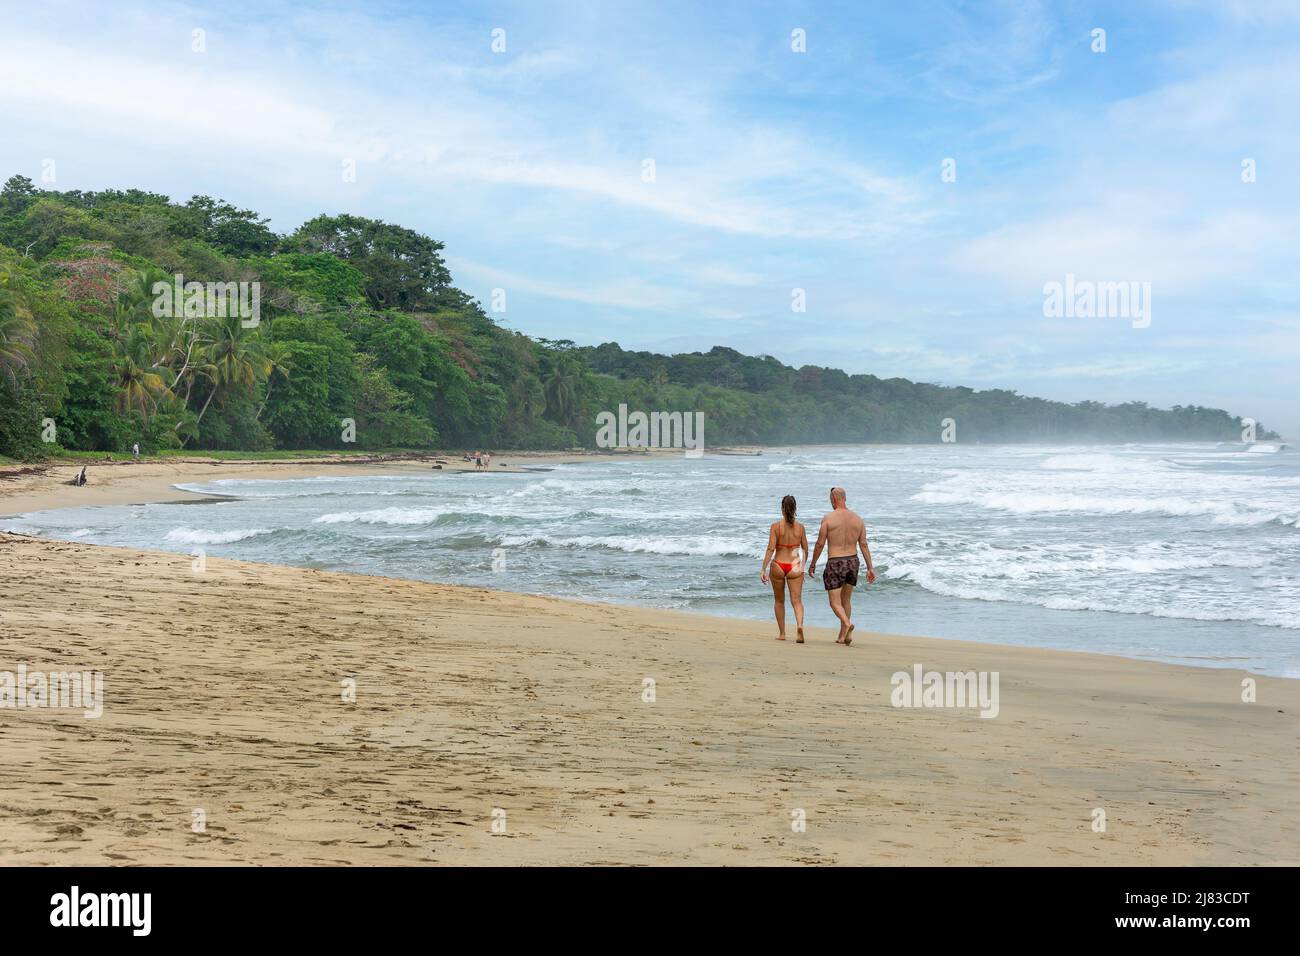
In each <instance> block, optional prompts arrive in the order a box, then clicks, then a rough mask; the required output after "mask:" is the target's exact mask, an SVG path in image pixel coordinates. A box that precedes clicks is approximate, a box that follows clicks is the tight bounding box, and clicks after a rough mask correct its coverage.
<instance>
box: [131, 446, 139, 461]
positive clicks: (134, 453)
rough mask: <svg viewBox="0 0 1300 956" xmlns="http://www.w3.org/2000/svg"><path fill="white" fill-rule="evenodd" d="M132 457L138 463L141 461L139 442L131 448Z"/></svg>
mask: <svg viewBox="0 0 1300 956" xmlns="http://www.w3.org/2000/svg"><path fill="white" fill-rule="evenodd" d="M131 457H132V458H134V459H135V460H136V461H139V460H140V443H139V442H136V443H135V444H134V445H132V446H131Z"/></svg>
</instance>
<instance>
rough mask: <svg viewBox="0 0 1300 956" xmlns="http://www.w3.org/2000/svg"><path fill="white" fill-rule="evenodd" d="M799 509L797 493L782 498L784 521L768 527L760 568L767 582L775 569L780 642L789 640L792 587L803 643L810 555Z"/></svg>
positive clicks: (795, 613)
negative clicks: (806, 563) (787, 593)
mask: <svg viewBox="0 0 1300 956" xmlns="http://www.w3.org/2000/svg"><path fill="white" fill-rule="evenodd" d="M795 510H796V505H795V500H794V495H786V496H785V497H784V498H782V499H781V520H780V521H773V522H772V525H771V527H769V528H768V529H767V551H766V552H765V553H764V555H763V563H762V565H760V567H759V569H758V579H759V580H760V581H762V582H763V583H764V584H767V583H768V580H769V576H768V571H769V570H770V571H771V572H772V573H771V577H770V580H771V582H772V599H773V601H774V608H775V610H776V626H777V630H779V631H780V635H779V636H778V637H777V640H778V641H784V640H785V589H786V587H787V586H788V587H789V588H790V606H791V607H792V608H794V623H795V627H796V628H797V629H798V633H799V636H798V638H796V639H795V643H796V644H802V643H803V561H804V560H805V559H807V557H808V532H807V531H806V530H804V526H803V525H801V524H800V523H799V522H797V521H795V520H794V516H795ZM800 552H802V558H801V557H800ZM769 561H770V562H771V565H770V566H769V565H768V562H769Z"/></svg>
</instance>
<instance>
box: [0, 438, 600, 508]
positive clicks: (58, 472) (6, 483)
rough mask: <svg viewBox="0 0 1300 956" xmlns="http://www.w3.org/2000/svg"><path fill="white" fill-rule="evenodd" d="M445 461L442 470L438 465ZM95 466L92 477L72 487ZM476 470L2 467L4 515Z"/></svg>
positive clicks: (406, 465)
mask: <svg viewBox="0 0 1300 956" xmlns="http://www.w3.org/2000/svg"><path fill="white" fill-rule="evenodd" d="M596 457H597V456H596V455H593V454H582V453H577V452H573V453H568V452H536V451H533V452H529V451H523V452H518V451H517V452H501V453H499V454H496V455H495V456H494V457H493V462H492V465H493V467H492V473H493V474H496V473H507V474H509V473H519V472H524V471H528V470H530V469H537V468H547V467H551V466H554V465H559V464H573V463H577V462H583V461H591V460H593V459H594V458H596ZM435 463H442V469H441V471H438V470H435V469H434V468H433V465H434V464H435ZM83 464H84V465H85V466H86V468H87V476H88V482H87V484H85V485H84V486H82V487H74V486H73V485H70V484H68V482H69V481H71V480H72V478H74V477H75V476H76V474H77V472H78V471H80V470H81V467H82V465H83ZM466 471H468V472H473V471H474V466H473V464H471V463H470V462H466V461H462V460H461V459H460V456H459V455H455V456H453V455H451V454H450V453H449V454H446V455H435V454H429V455H422V456H403V457H398V456H382V455H375V456H360V455H355V456H345V455H339V456H328V457H327V456H320V457H313V458H300V459H282V458H268V459H239V460H230V459H219V458H205V457H202V456H197V455H196V456H195V457H193V458H175V459H173V458H145V459H142V460H140V461H138V462H136V461H131V460H130V459H125V460H117V461H77V462H75V463H68V462H67V461H59V462H55V463H52V464H49V465H45V466H40V465H38V466H11V467H9V468H0V518H2V517H10V516H13V515H16V514H25V513H27V512H31V511H48V510H52V509H55V508H93V507H98V506H101V505H142V504H157V503H160V502H170V501H211V500H215V499H216V498H217V497H218V496H214V495H205V494H199V493H198V492H193V491H186V490H184V489H181V488H176V487H174V486H175V485H176V484H181V483H185V484H192V483H201V482H208V481H216V480H218V479H234V480H249V479H259V478H261V479H292V478H312V477H315V476H317V475H365V474H370V475H382V474H420V475H436V474H440V473H448V472H466Z"/></svg>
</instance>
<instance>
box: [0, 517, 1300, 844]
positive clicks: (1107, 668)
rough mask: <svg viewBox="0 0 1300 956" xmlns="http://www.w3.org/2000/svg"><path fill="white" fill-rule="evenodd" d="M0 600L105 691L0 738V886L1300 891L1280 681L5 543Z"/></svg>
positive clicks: (10, 723)
mask: <svg viewBox="0 0 1300 956" xmlns="http://www.w3.org/2000/svg"><path fill="white" fill-rule="evenodd" d="M0 589H3V591H4V592H5V594H6V601H5V608H4V614H3V617H0V635H3V638H4V641H3V644H2V645H0V646H3V647H4V649H5V660H4V661H3V662H0V671H3V670H6V669H8V670H12V669H13V668H14V667H16V666H17V665H18V664H20V663H25V664H26V666H27V667H28V668H29V669H38V668H44V669H46V670H59V669H67V670H72V669H87V670H90V669H93V670H98V671H102V672H103V674H104V688H105V689H104V711H103V716H102V717H100V718H98V719H85V718H84V717H83V716H82V714H81V713H80V712H74V713H69V712H68V711H62V710H48V709H46V710H40V709H27V710H0V734H2V735H3V739H4V749H5V754H6V760H7V762H8V766H9V771H10V772H9V773H8V774H7V775H6V778H5V780H4V781H0V791H2V792H0V803H3V805H4V806H5V807H6V814H5V815H4V816H3V818H0V847H3V848H4V849H2V850H0V863H4V864H14V863H50V862H60V863H65V864H127V863H133V862H149V863H159V864H169V863H171V864H180V863H212V864H216V863H241V864H268V863H305V864H313V863H315V864H325V863H331V864H344V863H347V864H428V863H466V864H508V865H513V864H541V863H618V864H650V865H656V864H673V863H685V864H720V863H725V864H738V865H746V864H775V863H828V864H834V863H838V864H851V863H863V864H873V863H875V864H883V863H892V864H922V863H949V864H1012V863H1018V864H1044V865H1049V864H1067V863H1069V864H1076V865H1093V864H1166V865H1178V864H1196V863H1207V864H1208V863H1226V864H1234V865H1235V864H1242V865H1248V864H1292V865H1294V864H1295V863H1296V862H1298V861H1300V836H1298V835H1297V831H1296V828H1295V826H1294V822H1293V820H1292V819H1291V817H1290V814H1291V812H1292V808H1293V802H1294V799H1293V791H1292V786H1293V779H1292V776H1293V775H1292V771H1291V769H1290V768H1291V767H1292V766H1293V760H1294V741H1295V737H1296V733H1297V717H1296V715H1297V714H1300V686H1297V685H1296V682H1295V681H1288V680H1285V679H1281V678H1268V677H1258V676H1254V675H1246V674H1245V673H1244V672H1241V671H1235V670H1217V669H1216V670H1211V669H1203V668H1194V667H1183V666H1178V665H1169V664H1155V663H1144V662H1139V661H1132V660H1128V659H1124V658H1117V657H1108V656H1102V655H1093V654H1080V653H1072V652H1066V651H1051V650H1041V649H1028V648H1016V647H1006V646H998V645H982V644H973V643H967V642H955V641H944V640H937V639H929V638H919V637H905V636H900V635H881V634H868V633H863V632H859V634H860V636H859V639H858V640H857V641H855V643H854V646H853V647H852V648H841V647H837V646H836V645H834V644H833V636H832V635H831V634H830V632H827V631H824V630H821V629H817V628H813V629H810V633H809V640H810V643H808V644H806V645H804V646H798V645H794V644H792V643H786V644H782V643H779V642H777V641H774V640H772V635H771V628H770V626H765V625H762V624H759V623H757V622H751V621H744V620H739V619H728V618H714V617H708V616H705V615H699V614H688V613H682V612H671V611H651V610H642V609H634V608H626V607H616V606H612V605H599V604H585V603H579V602H573V601H565V600H561V599H556V598H539V597H530V596H525V595H519V594H511V593H507V592H498V591H487V590H483V589H478V588H466V587H456V586H450V585H436V584H428V583H423V582H417V581H407V580H400V579H391V578H380V577H366V576H362V575H349V574H339V573H331V572H319V571H311V570H305V569H297V568H289V567H281V566H271V565H258V564H250V563H246V562H238V561H228V560H220V559H209V560H208V563H207V567H206V570H204V571H203V572H202V573H198V574H196V573H194V572H193V570H192V567H191V559H190V558H189V556H187V555H178V554H172V553H163V552H150V551H137V550H133V549H125V548H116V547H108V546H100V545H86V544H77V543H64V542H55V541H46V540H42V539H34V538H25V537H20V536H14V535H0ZM917 664H920V665H922V666H923V667H924V668H925V669H926V670H936V671H950V670H961V671H965V670H970V669H973V670H976V671H982V672H997V673H998V674H999V675H1000V706H999V713H998V715H997V716H996V717H995V718H993V719H984V718H981V717H980V716H979V713H978V711H976V710H972V709H970V708H951V707H945V708H906V707H895V706H892V705H891V692H892V685H891V675H893V674H895V673H897V672H900V671H902V672H906V671H909V670H911V669H912V668H913V667H914V666H915V665H917ZM1248 676H1249V677H1250V678H1251V679H1253V680H1254V681H1256V684H1257V687H1258V701H1259V702H1258V703H1250V704H1247V703H1243V702H1242V701H1241V682H1242V680H1243V679H1245V678H1246V677H1248ZM647 678H649V679H651V680H653V681H654V682H655V683H654V687H655V695H654V696H655V699H654V701H653V702H647V701H646V700H644V699H643V696H644V693H645V686H646V685H645V684H644V681H645V680H646V679H647ZM345 679H353V680H355V681H356V694H357V696H356V702H355V703H345V702H344V701H343V700H342V699H341V695H340V684H341V681H343V680H345ZM494 808H499V809H502V810H505V812H506V814H507V817H506V820H507V823H506V832H505V833H499V834H494V833H493V832H492V829H491V826H492V821H493V815H492V811H493V809H494ZM195 809H202V810H203V811H204V813H205V815H206V819H207V825H206V829H205V831H204V832H203V833H201V834H199V833H194V832H193V831H192V830H191V816H192V811H193V810H195ZM1098 809H1100V810H1104V811H1105V814H1106V820H1107V829H1106V831H1105V832H1104V833H1099V832H1095V831H1094V829H1093V820H1094V819H1095V817H1094V812H1095V811H1096V810H1098ZM800 810H802V811H803V812H804V815H805V818H806V831H805V832H795V831H794V830H793V829H792V826H791V819H792V817H791V814H792V813H793V812H797V811H800Z"/></svg>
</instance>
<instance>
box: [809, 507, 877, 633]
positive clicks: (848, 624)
mask: <svg viewBox="0 0 1300 956" xmlns="http://www.w3.org/2000/svg"><path fill="white" fill-rule="evenodd" d="M827 546H829V548H830V550H829V551H828V552H827V558H826V570H825V572H823V573H822V585H823V586H824V587H825V588H826V596H827V597H828V598H829V599H830V602H831V610H832V611H834V612H835V616H836V617H837V618H839V621H840V636H839V637H838V638H836V640H835V643H836V644H844V645H846V646H847V645H849V644H852V643H853V589H854V588H855V587H857V585H858V548H861V549H862V556H863V557H864V558H866V559H867V583H868V584H872V583H873V582H874V581H875V580H876V571H875V568H874V567H873V566H872V564H871V549H870V548H869V547H867V526H866V525H865V524H863V523H862V519H861V518H859V517H858V516H857V514H856V513H855V512H852V511H850V510H849V506H848V500H847V496H846V495H845V493H844V489H843V488H832V489H831V513H830V514H828V515H827V516H826V517H824V518H822V525H821V529H820V530H819V531H818V532H817V547H816V548H815V549H814V550H813V556H812V561H811V562H810V563H809V565H808V574H809V575H813V574H816V573H817V560H818V559H819V558H820V557H821V555H822V548H824V547H827Z"/></svg>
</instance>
